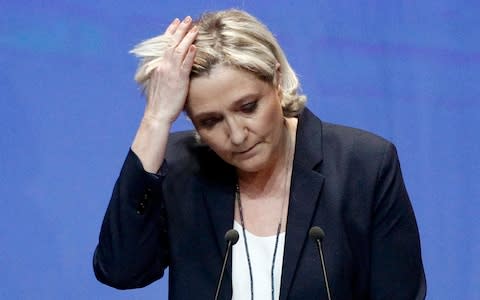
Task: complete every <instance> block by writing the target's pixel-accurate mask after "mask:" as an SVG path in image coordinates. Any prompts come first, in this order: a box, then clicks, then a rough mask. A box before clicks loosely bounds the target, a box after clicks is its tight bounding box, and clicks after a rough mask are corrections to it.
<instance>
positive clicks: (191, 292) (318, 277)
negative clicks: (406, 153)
mask: <svg viewBox="0 0 480 300" xmlns="http://www.w3.org/2000/svg"><path fill="white" fill-rule="evenodd" d="M235 184H236V175H235V171H234V169H233V168H232V167H231V166H229V165H227V164H226V163H224V162H223V161H222V160H221V159H220V158H218V157H217V156H216V155H215V153H213V152H212V151H211V150H210V149H209V148H208V147H207V146H205V145H200V144H199V143H197V142H196V140H195V138H194V135H193V133H192V132H182V133H176V134H172V135H171V137H170V139H169V146H168V150H167V154H166V162H165V163H164V164H163V166H162V168H161V170H160V171H159V175H154V174H149V173H146V172H145V171H144V170H143V168H142V165H141V163H140V161H139V159H138V158H137V157H136V155H135V154H134V153H133V152H131V151H130V152H129V153H128V156H127V158H126V160H125V163H124V166H123V168H122V171H121V173H120V176H119V178H118V180H117V182H116V184H115V188H114V191H113V194H112V198H111V200H110V204H109V206H108V209H107V212H106V214H105V218H104V221H103V224H102V228H101V232H100V238H99V243H98V246H97V248H96V251H95V254H94V270H95V275H96V276H97V278H98V280H100V281H101V282H103V283H105V284H107V285H110V286H113V287H115V288H118V289H129V288H138V287H143V286H145V285H148V284H150V283H151V282H153V281H155V280H157V279H159V278H161V277H162V276H163V272H164V269H165V268H167V267H168V268H169V299H189V300H191V299H202V300H203V299H213V296H214V293H215V288H216V283H217V280H218V276H219V272H220V269H221V264H222V257H223V255H224V253H225V242H224V234H225V232H226V231H227V230H229V229H231V228H232V227H233V217H234V190H235ZM312 226H320V227H321V228H323V230H324V231H325V233H326V237H325V239H324V255H325V259H326V268H327V270H328V275H329V281H330V286H331V293H332V298H333V299H337V300H338V299H424V298H425V293H426V283H425V276H424V271H423V266H422V259H421V253H420V242H419V234H418V229H417V225H416V221H415V216H414V213H413V210H412V206H411V204H410V200H409V198H408V195H407V191H406V190H405V186H404V182H403V179H402V175H401V170H400V165H399V161H398V158H397V154H396V150H395V147H394V146H393V145H392V144H391V143H389V142H388V141H386V140H384V139H382V138H380V137H378V136H375V135H373V134H371V133H367V132H365V131H361V130H358V129H353V128H348V127H343V126H338V125H333V124H328V123H324V122H321V121H320V120H319V119H318V118H317V117H315V116H314V115H313V114H312V113H311V112H310V111H309V110H308V109H305V110H304V112H303V113H302V114H301V116H300V117H299V123H298V128H297V138H296V147H295V157H294V163H293V173H292V184H291V191H290V203H289V209H288V220H287V229H286V239H285V250H284V259H283V270H282V279H281V290H280V299H292V300H293V299H302V300H305V299H327V298H326V292H325V288H324V281H323V276H322V271H321V265H320V261H319V257H318V252H317V250H316V248H315V244H314V243H313V242H312V241H311V240H310V239H309V237H308V231H309V229H310V227H312ZM245 263H247V262H245ZM227 268H228V272H227V276H226V277H225V280H224V284H223V286H222V291H221V299H231V297H232V284H231V275H230V274H231V261H230V262H229V264H228V267H227Z"/></svg>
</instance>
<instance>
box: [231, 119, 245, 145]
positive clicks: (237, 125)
mask: <svg viewBox="0 0 480 300" xmlns="http://www.w3.org/2000/svg"><path fill="white" fill-rule="evenodd" d="M227 126H228V133H229V137H230V142H231V143H232V144H233V145H241V144H243V142H244V141H245V139H246V138H247V134H248V131H247V128H246V127H245V126H244V125H243V123H242V122H240V121H239V120H237V119H235V118H231V119H229V120H227Z"/></svg>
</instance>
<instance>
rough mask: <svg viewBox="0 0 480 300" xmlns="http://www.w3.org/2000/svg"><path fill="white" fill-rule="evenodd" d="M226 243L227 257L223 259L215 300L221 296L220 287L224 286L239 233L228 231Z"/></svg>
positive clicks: (233, 230) (232, 230)
mask: <svg viewBox="0 0 480 300" xmlns="http://www.w3.org/2000/svg"><path fill="white" fill-rule="evenodd" d="M225 241H226V242H227V251H226V252H225V257H224V258H223V265H222V272H220V278H219V279H218V284H217V291H216V292H215V300H217V299H218V295H219V294H220V287H221V286H222V281H223V275H224V273H225V267H226V266H227V261H228V257H229V256H230V249H232V246H233V245H235V244H236V243H237V242H238V231H236V230H235V229H230V230H229V231H227V233H225Z"/></svg>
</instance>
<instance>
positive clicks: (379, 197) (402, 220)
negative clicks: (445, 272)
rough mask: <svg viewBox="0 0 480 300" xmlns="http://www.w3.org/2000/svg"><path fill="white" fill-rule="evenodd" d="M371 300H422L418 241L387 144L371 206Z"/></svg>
mask: <svg viewBox="0 0 480 300" xmlns="http://www.w3.org/2000/svg"><path fill="white" fill-rule="evenodd" d="M372 213H373V223H372V226H373V227H372V233H371V234H372V239H371V242H372V245H371V249H372V250H371V251H372V253H371V277H370V291H371V297H370V298H371V299H425V295H426V281H425V274H424V271H423V264H422V258H421V250H420V239H419V233H418V228H417V223H416V221H415V216H414V213H413V209H412V206H411V203H410V200H409V197H408V194H407V191H406V188H405V184H404V182H403V178H402V173H401V170H400V164H399V160H398V156H397V152H396V149H395V146H393V145H392V144H390V143H388V145H387V147H386V150H385V152H384V156H383V161H382V163H381V165H380V167H379V170H378V174H377V179H376V187H375V200H374V203H373V212H372Z"/></svg>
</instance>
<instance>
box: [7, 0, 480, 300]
mask: <svg viewBox="0 0 480 300" xmlns="http://www.w3.org/2000/svg"><path fill="white" fill-rule="evenodd" d="M229 7H237V8H242V9H246V10H247V11H249V12H250V13H252V14H253V15H255V16H257V17H258V18H259V19H260V20H262V21H263V22H264V23H266V24H267V25H268V27H269V28H270V29H271V30H272V31H273V32H274V33H275V34H276V36H277V37H278V39H279V41H280V44H281V45H282V46H283V48H284V49H285V51H286V53H287V56H288V57H289V59H290V62H291V64H292V66H293V67H294V69H295V70H296V71H297V72H298V74H299V76H300V79H301V82H302V86H303V91H304V92H305V93H306V94H307V95H308V96H309V101H308V106H309V107H310V108H311V109H312V110H313V111H314V112H316V113H317V114H318V115H319V116H320V117H321V118H322V119H323V120H326V121H330V122H336V123H341V124H346V125H350V126H354V127H360V128H363V129H366V130H370V131H373V132H375V133H377V134H380V135H382V136H384V137H386V138H388V139H390V140H391V141H393V142H394V143H395V144H396V145H397V147H398V151H399V155H400V160H401V163H402V168H403V172H404V177H405V181H406V184H407V188H408V190H409V193H410V196H411V200H412V203H413V206H414V208H415V212H416V216H417V220H418V224H419V228H420V233H421V239H422V240H421V242H422V249H423V259H424V264H425V270H426V275H427V280H428V299H480V261H479V259H478V254H479V253H480V221H479V220H480V217H479V215H480V200H479V198H480V183H479V181H480V159H479V155H480V142H479V139H480V133H479V129H480V34H479V28H480V18H479V17H478V13H479V12H480V2H478V1H473V0H472V1H456V0H430V1H406V0H405V1H345V0H336V1H327V0H325V1H320V0H305V1H253V0H250V1H248V0H244V1H233V0H230V1H219V0H217V1H215V0H209V1H206V0H205V1H170V0H168V1H160V0H157V1H106V0H95V1H91V0H88V1H67V0H63V1H60V0H49V1H7V0H0V111H1V119H0V122H1V127H0V128H1V135H0V167H1V174H0V195H1V196H0V204H1V209H0V281H1V284H0V299H166V295H167V280H162V281H158V282H156V283H154V284H152V285H150V286H149V287H147V288H144V289H140V290H132V291H117V290H114V289H112V288H109V287H107V286H104V285H101V284H100V283H98V282H97V281H96V280H95V278H94V275H93V271H92V266H91V260H92V252H93V250H94V247H95V245H96V242H97V237H98V232H99V228H100V224H101V221H102V217H103V214H104V211H105V208H106V206H107V203H108V200H109V197H110V193H111V190H112V187H113V184H114V181H115V179H116V177H117V175H118V172H119V170H120V167H121V165H122V162H123V160H124V157H125V155H126V153H127V150H128V147H129V145H130V142H131V141H132V138H133V135H134V133H135V130H136V128H137V124H138V122H139V120H140V118H141V115H142V112H143V103H144V100H143V98H142V97H141V95H140V92H139V89H138V88H137V87H136V85H135V83H134V81H133V74H134V71H135V69H136V65H137V61H136V59H135V58H134V57H132V56H131V55H129V54H128V51H129V50H130V49H131V48H132V47H133V46H134V45H135V44H136V43H138V42H140V41H142V40H143V39H146V38H148V37H151V36H153V35H157V34H159V33H161V32H163V30H164V28H165V26H166V25H167V24H169V23H170V21H171V20H172V19H173V18H174V17H180V18H183V17H184V16H186V15H187V14H188V15H192V16H198V15H199V14H200V13H201V12H203V11H206V10H217V9H225V8H229ZM190 127H191V125H190V123H189V122H188V120H187V119H186V118H185V117H184V116H183V117H182V118H181V119H180V120H179V121H178V122H177V123H176V125H175V129H176V130H180V129H185V128H190ZM192 292H193V291H192ZM333 293H334V291H333Z"/></svg>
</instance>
